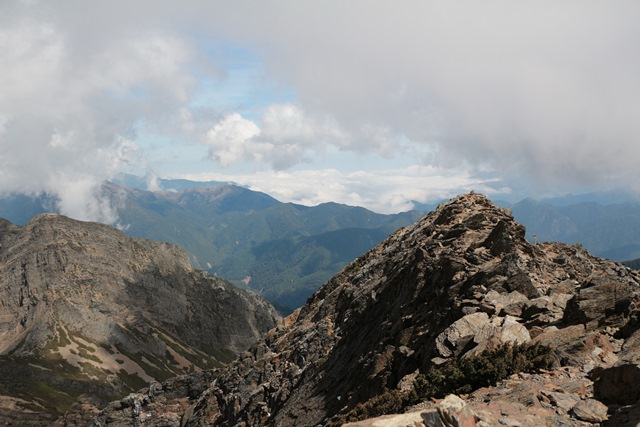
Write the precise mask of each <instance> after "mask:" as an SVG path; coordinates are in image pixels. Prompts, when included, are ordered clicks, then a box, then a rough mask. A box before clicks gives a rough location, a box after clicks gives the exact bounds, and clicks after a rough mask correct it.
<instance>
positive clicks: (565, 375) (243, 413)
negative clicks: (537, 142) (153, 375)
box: [95, 194, 640, 426]
mask: <svg viewBox="0 0 640 427" xmlns="http://www.w3.org/2000/svg"><path fill="white" fill-rule="evenodd" d="M524 235H525V230H524V227H522V226H521V225H520V224H518V223H516V222H515V221H514V220H513V217H512V216H511V215H510V213H509V212H508V211H507V210H504V209H500V208H498V207H496V206H494V205H493V204H492V203H491V202H489V200H488V199H486V198H485V197H484V196H482V195H478V194H467V195H464V196H460V197H458V198H456V199H453V200H452V201H450V202H449V203H446V204H443V205H441V206H440V207H439V208H438V209H437V210H435V211H434V212H432V213H430V214H429V215H427V216H426V217H425V218H424V219H422V220H421V221H419V222H418V223H416V224H415V225H413V226H409V227H406V228H404V229H401V230H399V231H398V232H396V233H395V234H394V235H392V236H391V237H389V238H388V239H387V240H386V241H384V242H383V243H381V244H380V245H379V246H377V247H376V248H374V249H373V250H371V251H370V252H368V253H367V254H365V255H364V256H362V257H360V258H358V259H356V260H355V261H354V262H353V263H351V264H350V265H348V266H347V267H345V268H344V269H343V270H342V271H341V272H340V273H339V274H338V275H336V276H335V277H334V278H332V279H331V280H330V281H329V282H327V283H326V284H325V285H324V286H323V287H322V288H321V289H320V290H319V291H318V292H316V293H315V294H314V295H313V296H312V297H311V298H310V300H309V301H308V303H307V304H306V305H305V306H304V307H302V308H301V309H300V310H299V311H297V312H296V313H294V314H293V315H291V316H289V317H288V318H287V319H285V321H284V322H283V323H282V324H281V325H280V326H278V328H276V329H274V330H272V331H270V332H269V333H268V334H266V335H265V336H264V338H263V339H262V340H261V341H260V342H259V343H258V344H257V345H255V346H254V347H252V349H251V350H250V351H248V352H245V353H243V354H242V355H241V356H240V358H239V359H238V360H237V361H236V362H234V363H232V364H231V365H229V366H228V367H226V368H224V369H221V370H219V371H217V372H214V373H212V375H213V377H214V379H213V381H212V383H211V385H210V386H209V387H208V388H207V389H206V391H204V392H203V393H202V394H200V395H199V396H195V395H193V394H192V395H191V396H188V397H186V396H185V395H184V394H180V393H178V394H176V393H175V392H174V391H172V390H173V389H172V387H171V386H170V385H165V384H158V385H157V386H155V387H152V388H149V389H146V390H142V391H141V392H140V393H138V394H135V395H131V396H129V397H128V398H127V399H125V400H122V401H118V402H114V403H112V404H110V405H109V407H107V408H106V409H105V410H104V411H102V413H101V414H100V415H99V416H98V417H97V418H96V419H95V425H101V426H105V425H134V424H136V425H154V424H160V423H162V425H193V426H200V425H212V424H213V425H270V426H290V425H296V426H315V425H321V424H323V425H326V424H333V423H339V422H340V421H341V420H346V419H349V418H348V417H347V414H349V413H350V411H352V410H353V409H354V408H358V407H359V408H361V407H362V404H366V403H367V402H369V403H371V402H375V403H377V404H381V403H384V402H383V401H382V400H380V399H381V396H382V397H383V396H386V395H389V390H391V391H392V392H391V396H393V395H395V396H402V395H407V394H409V393H410V392H411V390H414V391H415V389H416V387H417V382H416V381H415V380H416V378H417V376H418V375H419V374H426V373H428V372H430V371H431V370H432V369H433V368H434V367H439V368H438V369H444V367H446V366H450V365H451V364H452V363H453V362H454V361H459V360H470V359H471V358H473V357H475V356H482V355H483V354H485V353H484V351H485V350H486V351H489V350H492V349H496V348H501V347H500V345H502V344H505V343H510V344H513V345H516V344H517V345H520V344H532V343H538V344H540V345H542V346H543V348H547V347H546V346H548V347H549V348H550V349H551V356H553V360H552V362H553V363H554V365H555V366H556V367H557V368H556V370H552V371H543V372H538V373H532V374H517V373H516V374H515V375H513V376H512V377H510V378H508V379H506V380H505V381H503V382H501V383H500V384H499V385H497V386H494V387H488V388H486V387H485V388H480V389H479V390H476V391H475V392H474V393H473V394H470V395H468V396H463V397H465V398H466V399H467V400H466V401H464V400H462V399H460V398H459V397H457V396H455V395H452V396H450V397H448V398H447V399H445V400H444V401H442V402H440V403H438V404H437V405H435V406H434V405H433V404H431V403H428V402H425V403H423V404H422V410H421V411H418V412H416V413H414V415H412V416H417V417H418V418H417V419H418V420H421V422H423V423H425V424H426V425H433V426H435V425H465V426H473V425H478V426H482V425H484V426H487V425H539V424H541V425H582V426H588V425H597V424H598V423H600V422H602V421H604V420H605V419H606V418H607V417H609V418H610V419H612V420H615V423H617V424H610V425H625V424H624V423H625V422H626V421H625V420H628V419H632V418H633V414H634V411H636V410H637V408H635V407H634V406H629V405H634V404H635V403H636V402H637V401H638V399H639V398H640V392H639V391H638V390H640V389H639V388H638V387H637V384H640V362H639V358H638V354H640V352H638V346H639V343H640V331H639V329H640V318H639V315H638V314H639V311H638V302H639V301H640V276H639V275H638V273H637V272H633V271H631V270H629V269H628V268H626V267H624V266H622V265H620V264H616V263H614V262H611V261H608V260H603V259H599V258H595V257H592V256H590V255H589V254H588V253H587V252H585V251H583V250H582V249H581V248H580V247H579V246H567V245H563V244H557V243H543V244H536V245H531V244H529V243H528V242H527V241H526V240H525V239H524ZM461 358H463V359H461ZM560 365H562V366H563V367H560ZM440 367H441V368H440ZM432 372H433V371H432ZM532 375H534V376H535V375H538V376H537V377H532ZM532 378H534V379H532ZM535 384H537V386H536V387H534V385H535ZM620 384H623V389H622V390H621V389H620ZM468 391H471V390H468ZM385 393H386V394H385ZM394 393H395V394H394ZM436 397H437V396H436ZM376 399H378V400H376ZM177 402H180V403H181V404H180V405H178V404H177ZM359 405H360V406H359ZM365 406H366V405H365ZM372 406H375V404H372ZM415 409H420V407H418V408H415ZM416 414H417V415H416ZM509 417H513V418H509ZM625 417H626V418H625ZM447 419H448V421H447V422H449V424H446V423H445V422H444V421H445V420H447ZM415 421H416V420H413V421H409V422H408V423H405V424H402V423H401V422H400V423H396V424H390V425H414V424H413V423H414V422H415ZM612 422H614V421H612ZM438 423H440V424H438ZM363 425H367V424H363ZM369 425H373V424H369Z"/></svg>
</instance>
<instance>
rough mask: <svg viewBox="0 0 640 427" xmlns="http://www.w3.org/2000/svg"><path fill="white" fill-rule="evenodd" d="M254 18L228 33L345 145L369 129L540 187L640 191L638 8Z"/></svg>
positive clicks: (310, 7)
mask: <svg viewBox="0 0 640 427" xmlns="http://www.w3.org/2000/svg"><path fill="white" fill-rule="evenodd" d="M227 12H228V13H229V16H237V17H238V18H239V15H235V14H234V13H233V11H227ZM236 12H237V11H236ZM252 15H253V18H252V17H248V16H243V17H242V19H243V21H242V22H240V19H236V20H234V19H230V20H228V22H229V24H228V27H225V30H226V31H228V32H229V33H231V34H234V37H238V38H239V39H242V40H246V41H247V42H248V43H253V44H254V45H255V46H258V48H261V49H262V52H263V53H264V57H265V58H266V61H267V64H268V69H269V70H271V72H272V73H273V74H274V75H275V76H278V77H279V78H280V79H281V80H282V81H286V82H288V83H290V84H292V85H293V86H294V87H295V92H296V94H297V96H298V99H299V102H300V104H301V105H302V106H303V108H304V110H305V111H306V112H307V114H310V115H314V114H326V113H329V114H331V115H332V116H333V117H334V118H335V119H336V120H337V121H338V122H339V123H340V125H341V126H342V128H343V129H344V130H346V131H347V132H348V131H352V130H353V129H358V128H360V127H362V126H363V124H364V123H371V124H373V125H377V126H380V127H382V128H387V129H388V130H389V132H390V134H391V135H403V136H404V137H406V138H407V139H408V140H410V141H414V142H416V143H419V144H423V145H428V146H431V147H433V148H434V151H435V152H437V153H438V156H437V158H434V159H433V161H434V162H437V163H436V164H438V165H441V166H445V167H446V166H451V165H455V164H457V163H458V162H459V161H460V159H463V160H466V161H468V162H470V163H473V164H475V165H477V166H478V167H486V166H490V167H492V168H493V169H494V170H495V171H496V172H497V173H499V174H502V175H504V176H505V177H507V178H508V179H523V178H524V179H527V180H529V181H530V182H531V183H532V188H533V187H535V186H537V187H538V188H549V187H550V186H551V187H555V188H558V189H562V188H563V187H564V188H567V187H571V186H575V185H594V186H597V185H599V184H605V185H613V184H620V183H621V182H624V181H631V180H636V181H637V180H638V178H640V177H639V176H638V175H639V169H638V168H637V166H636V159H637V158H638V157H639V155H640V145H639V144H638V143H637V141H638V138H639V137H640V126H639V124H638V123H639V122H638V120H637V117H639V116H640V84H638V82H639V80H638V77H637V76H638V75H640V55H638V51H639V49H640V26H638V25H637V21H638V19H640V4H639V3H637V2H633V1H623V2H619V3H616V4H615V5H613V4H611V3H603V2H598V1H567V2H561V3H558V2H552V1H544V0H543V1H525V2H518V3H506V2H503V1H497V0H488V1H483V2H472V1H459V2H436V1H415V2H412V1H409V2H401V3H388V2H378V1H373V2H370V1H366V2H365V1H352V2H347V3H344V2H339V3H338V2H328V3H327V2H305V3H304V5H291V4H290V3H278V2H267V3H261V4H260V5H258V6H257V7H256V8H255V9H254V13H253V14H252ZM221 25H223V26H224V23H222V24H221ZM240 33H242V34H240ZM348 142H349V144H348V145H347V146H345V148H348V149H353V150H357V149H366V146H365V145H364V144H363V141H362V140H360V139H354V140H351V141H348Z"/></svg>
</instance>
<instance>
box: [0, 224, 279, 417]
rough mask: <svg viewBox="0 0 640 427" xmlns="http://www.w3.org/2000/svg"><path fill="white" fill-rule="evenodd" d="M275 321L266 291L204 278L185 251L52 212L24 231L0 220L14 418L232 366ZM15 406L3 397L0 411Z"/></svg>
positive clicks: (8, 393)
mask: <svg viewBox="0 0 640 427" xmlns="http://www.w3.org/2000/svg"><path fill="white" fill-rule="evenodd" d="M277 320H278V315H277V314H276V313H275V311H274V309H273V308H272V307H271V306H270V304H268V303H267V302H266V301H264V300H263V299H262V298H260V297H258V296H257V295H255V294H252V293H249V292H245V291H242V290H239V289H237V288H235V287H233V286H232V285H231V284H229V283H227V282H225V281H224V280H221V279H217V278H214V277H210V276H208V275H206V274H204V273H201V272H198V271H195V270H194V269H193V268H192V267H191V265H190V262H189V259H188V257H187V255H186V254H185V253H184V252H183V251H181V250H180V249H178V248H177V247H176V246H173V245H170V244H166V243H160V242H152V241H147V240H142V239H130V238H127V237H125V236H124V234H123V233H122V232H120V231H118V230H116V229H113V228H111V227H108V226H105V225H101V224H96V223H87V222H80V221H75V220H71V219H69V218H66V217H63V216H60V215H53V214H45V215H40V216H38V217H36V218H34V219H33V220H32V221H31V222H30V223H29V224H27V225H26V226H25V227H22V228H21V227H17V226H15V225H13V224H11V223H9V222H7V221H4V220H3V221H0V375H1V376H2V377H3V381H2V384H0V395H2V396H5V397H4V398H3V399H5V398H6V399H14V400H12V402H14V404H13V406H12V407H13V408H14V409H15V410H8V411H7V412H6V413H7V415H6V416H7V417H9V418H8V419H11V414H12V413H14V412H21V413H22V414H23V415H22V416H24V414H25V413H28V412H29V411H30V412H33V413H34V414H36V415H34V417H36V418H37V414H40V413H47V414H60V413H63V412H64V411H65V410H66V408H67V407H68V406H69V405H70V404H71V403H72V402H73V400H74V398H75V396H78V395H80V394H88V395H90V396H93V397H95V398H96V401H95V402H94V403H99V402H104V399H105V398H113V397H116V396H118V395H124V394H126V393H128V392H130V391H135V390H137V389H139V388H140V387H142V386H143V385H144V384H146V383H148V382H149V381H152V380H165V379H167V378H169V377H172V376H175V375H179V374H185V373H188V372H193V371H197V370H201V369H207V368H213V367H219V366H222V365H223V364H224V363H227V362H229V361H230V360H232V359H233V357H234V354H235V353H238V352H240V351H243V350H245V349H246V348H248V347H249V346H250V345H251V344H253V343H254V342H255V341H256V340H257V338H258V337H259V336H260V335H261V334H262V333H264V332H265V331H267V330H268V329H270V328H272V327H273V326H275V324H276V322H277ZM16 399H17V400H16ZM7 406H8V405H5V404H3V402H0V416H2V414H4V413H5V412H4V410H5V408H6V407H7Z"/></svg>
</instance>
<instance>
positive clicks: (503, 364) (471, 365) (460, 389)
mask: <svg viewBox="0 0 640 427" xmlns="http://www.w3.org/2000/svg"><path fill="white" fill-rule="evenodd" d="M553 362H554V358H553V354H552V352H551V349H550V348H549V347H545V346H541V345H538V344H535V345H531V346H529V345H515V346H512V345H509V344H503V345H500V346H498V347H497V348H496V349H493V350H487V351H483V352H482V353H480V354H478V355H476V356H470V357H463V358H460V359H457V360H455V361H454V362H452V363H449V364H447V365H445V366H444V367H443V368H440V369H439V368H431V369H430V370H429V371H427V373H426V374H423V375H419V376H418V378H416V381H415V383H414V394H413V396H411V400H412V401H414V402H416V403H417V402H420V401H423V400H426V399H430V398H432V397H435V398H442V397H444V396H446V395H447V394H450V393H454V394H467V393H471V392H472V391H473V390H477V389H478V388H480V387H487V386H492V385H495V384H497V383H498V382H499V381H502V380H503V379H505V378H507V377H508V376H510V375H512V374H514V373H517V372H533V371H537V370H540V369H548V368H550V367H552V365H553Z"/></svg>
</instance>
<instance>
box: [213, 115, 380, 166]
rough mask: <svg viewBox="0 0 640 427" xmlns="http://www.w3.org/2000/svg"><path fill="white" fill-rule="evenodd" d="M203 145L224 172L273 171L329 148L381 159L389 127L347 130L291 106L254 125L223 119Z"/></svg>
mask: <svg viewBox="0 0 640 427" xmlns="http://www.w3.org/2000/svg"><path fill="white" fill-rule="evenodd" d="M205 142H206V143H207V144H208V145H209V152H210V157H211V158H212V159H213V160H215V161H217V162H218V163H219V164H220V165H221V166H223V167H224V166H230V165H231V164H234V163H238V162H253V163H255V164H256V165H260V164H269V165H271V167H272V168H273V169H275V170H284V169H288V168H290V167H292V166H295V165H297V164H300V163H310V162H312V160H311V159H312V158H314V157H318V156H320V157H322V156H323V154H324V153H325V152H326V150H327V148H328V147H331V146H332V147H336V148H337V149H340V150H353V151H371V152H377V153H378V154H380V155H390V154H391V147H392V143H391V136H390V135H389V130H388V129H387V128H383V127H379V126H374V125H371V124H366V125H363V126H362V127H361V128H359V129H352V130H346V129H345V128H343V127H342V126H341V125H340V124H339V123H338V122H337V121H336V120H335V119H334V118H333V117H331V116H328V115H325V116H322V117H314V116H310V115H308V114H306V113H305V112H304V111H303V110H302V109H301V108H300V107H298V106H296V105H293V104H290V103H288V104H272V105H269V106H267V108H266V109H265V110H264V112H263V114H262V116H261V117H260V118H259V120H257V121H256V122H254V121H251V120H247V119H245V118H243V117H242V116H240V114H238V113H233V114H230V115H227V116H226V117H224V118H223V119H222V120H220V121H219V122H218V123H216V124H215V125H214V126H213V127H212V128H211V129H210V130H209V131H208V133H207V139H206V141H205ZM359 145H361V146H360V147H359ZM363 147H366V149H364V148H363Z"/></svg>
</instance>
